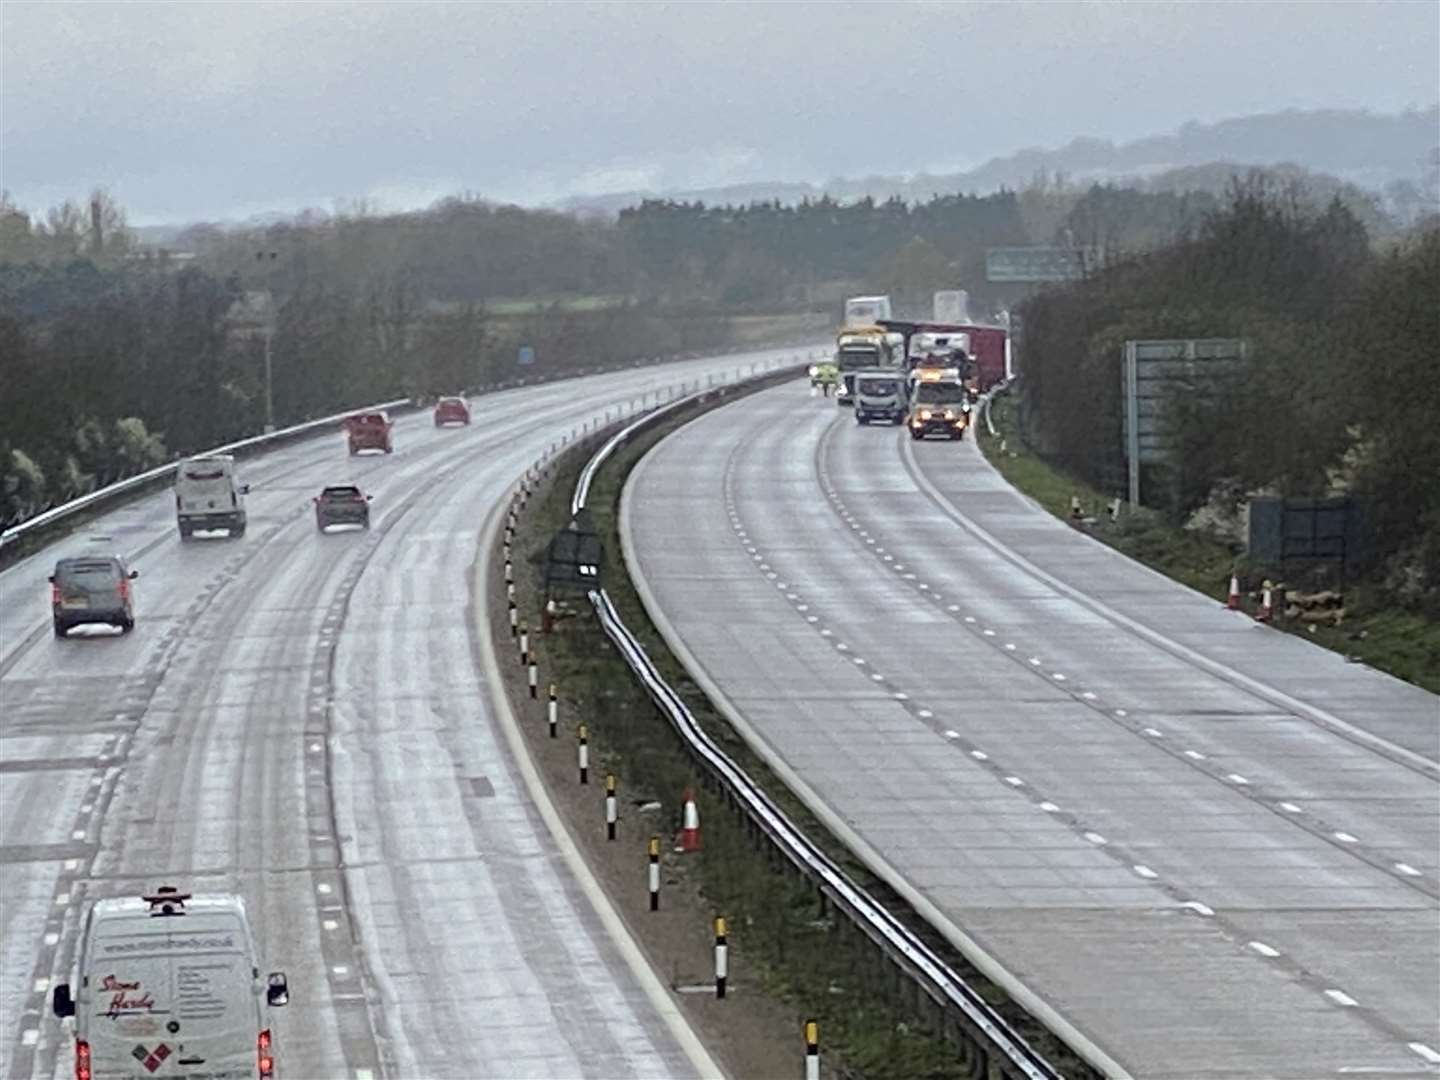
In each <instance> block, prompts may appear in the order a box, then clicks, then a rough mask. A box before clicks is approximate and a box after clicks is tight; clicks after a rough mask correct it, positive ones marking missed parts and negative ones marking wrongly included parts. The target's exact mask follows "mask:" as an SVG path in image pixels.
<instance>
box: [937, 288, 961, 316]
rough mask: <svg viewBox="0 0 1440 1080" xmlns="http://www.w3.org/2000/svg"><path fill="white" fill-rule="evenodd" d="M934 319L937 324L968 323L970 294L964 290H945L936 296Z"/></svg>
mask: <svg viewBox="0 0 1440 1080" xmlns="http://www.w3.org/2000/svg"><path fill="white" fill-rule="evenodd" d="M934 312H935V315H934V318H935V321H936V322H937V323H968V322H969V321H970V294H969V293H968V292H966V291H965V290H964V289H944V290H942V291H940V292H937V293H936V294H935V296H934Z"/></svg>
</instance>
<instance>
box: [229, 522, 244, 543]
mask: <svg viewBox="0 0 1440 1080" xmlns="http://www.w3.org/2000/svg"><path fill="white" fill-rule="evenodd" d="M230 535H231V536H233V537H234V538H235V539H237V540H238V539H240V537H242V536H244V535H245V526H244V524H243V523H242V524H240V525H236V526H235V528H233V529H231V530H230Z"/></svg>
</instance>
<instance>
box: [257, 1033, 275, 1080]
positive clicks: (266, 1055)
mask: <svg viewBox="0 0 1440 1080" xmlns="http://www.w3.org/2000/svg"><path fill="white" fill-rule="evenodd" d="M255 1052H256V1054H257V1056H258V1057H259V1059H260V1077H261V1080H266V1078H267V1077H271V1076H274V1075H275V1058H274V1057H273V1056H272V1055H271V1053H270V1029H269V1028H266V1029H265V1030H264V1031H262V1032H260V1036H259V1038H257V1039H256V1040H255Z"/></svg>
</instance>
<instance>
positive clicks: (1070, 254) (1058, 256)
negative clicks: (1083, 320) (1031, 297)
mask: <svg viewBox="0 0 1440 1080" xmlns="http://www.w3.org/2000/svg"><path fill="white" fill-rule="evenodd" d="M1102 259H1103V252H1102V251H1101V249H1099V248H1080V247H1040V246H1031V247H998V248H986V249H985V280H986V281H996V282H1007V281H1009V282H1013V281H1019V282H1038V281H1074V280H1075V279H1077V278H1082V277H1084V276H1085V274H1086V273H1087V272H1089V271H1093V270H1095V269H1096V268H1098V267H1099V266H1100V263H1101V261H1102Z"/></svg>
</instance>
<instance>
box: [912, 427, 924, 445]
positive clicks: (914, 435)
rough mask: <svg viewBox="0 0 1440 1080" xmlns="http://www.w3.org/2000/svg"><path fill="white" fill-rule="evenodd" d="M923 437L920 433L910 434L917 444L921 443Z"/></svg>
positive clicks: (913, 432)
mask: <svg viewBox="0 0 1440 1080" xmlns="http://www.w3.org/2000/svg"><path fill="white" fill-rule="evenodd" d="M923 437H924V436H923V435H922V434H921V433H920V432H918V431H914V430H912V431H911V432H910V438H912V439H914V440H915V441H916V442H919V441H920V440H921V439H922V438H923Z"/></svg>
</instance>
